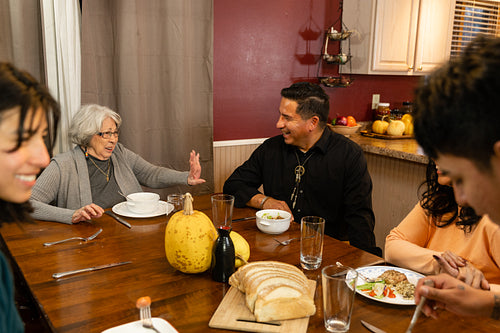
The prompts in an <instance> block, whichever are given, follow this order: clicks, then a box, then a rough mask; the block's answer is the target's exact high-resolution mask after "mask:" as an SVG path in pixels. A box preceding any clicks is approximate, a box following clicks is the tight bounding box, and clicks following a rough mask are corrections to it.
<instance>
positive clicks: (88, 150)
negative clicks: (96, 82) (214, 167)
mask: <svg viewBox="0 0 500 333" xmlns="http://www.w3.org/2000/svg"><path fill="white" fill-rule="evenodd" d="M121 123H122V120H121V117H120V115H119V114H118V113H116V112H114V111H112V110H111V109H109V108H107V107H105V106H100V105H95V104H90V105H85V106H82V107H81V109H80V110H79V111H78V112H77V113H76V114H75V116H74V118H73V120H72V123H71V127H70V131H69V135H70V138H71V141H72V142H73V143H75V144H76V146H75V147H74V148H73V149H72V150H70V151H68V152H65V153H62V154H59V155H57V156H55V157H54V158H52V160H51V162H50V164H49V165H48V167H47V168H46V169H45V170H44V171H43V172H42V174H41V175H40V176H39V178H38V179H37V181H36V184H35V187H34V188H33V193H32V195H31V199H30V202H31V204H32V206H33V208H34V212H33V214H32V216H33V218H35V219H39V220H48V221H56V222H62V223H67V224H71V223H78V222H80V221H85V220H90V219H92V218H98V217H100V216H102V214H103V213H104V209H106V208H110V207H112V206H113V205H115V204H117V203H119V202H121V201H123V197H122V196H121V194H120V192H121V193H124V194H129V193H134V192H141V191H142V187H141V186H147V187H151V188H165V187H169V186H173V185H186V184H189V185H198V184H201V183H204V182H205V180H204V179H201V178H200V175H201V166H200V162H199V154H196V152H195V151H194V150H193V151H191V153H190V158H189V164H190V170H189V171H185V172H181V171H175V170H172V169H168V168H164V167H160V166H155V165H153V164H151V163H149V162H147V161H146V160H144V159H143V158H142V157H140V156H139V155H137V154H135V153H134V152H132V151H130V150H129V149H127V148H125V147H124V146H123V145H122V144H120V143H118V136H119V129H120V125H121Z"/></svg>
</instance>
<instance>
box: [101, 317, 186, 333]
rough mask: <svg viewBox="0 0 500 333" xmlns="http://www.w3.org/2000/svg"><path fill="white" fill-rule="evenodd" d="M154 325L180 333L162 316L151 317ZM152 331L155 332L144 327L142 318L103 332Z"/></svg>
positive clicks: (163, 331)
mask: <svg viewBox="0 0 500 333" xmlns="http://www.w3.org/2000/svg"><path fill="white" fill-rule="evenodd" d="M151 320H152V321H153V325H154V327H155V328H156V329H157V330H158V331H160V332H161V333H179V332H178V331H177V330H176V329H175V328H174V327H173V326H172V325H170V323H169V322H168V321H166V320H165V319H162V318H151ZM142 332H144V333H151V332H153V331H152V330H151V329H149V328H145V327H142V323H141V321H140V320H138V321H133V322H131V323H128V324H123V325H120V326H116V327H112V328H108V329H107V330H105V331H102V333H142Z"/></svg>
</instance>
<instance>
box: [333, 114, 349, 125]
mask: <svg viewBox="0 0 500 333" xmlns="http://www.w3.org/2000/svg"><path fill="white" fill-rule="evenodd" d="M335 125H342V126H347V118H346V117H344V116H339V117H337V119H335Z"/></svg>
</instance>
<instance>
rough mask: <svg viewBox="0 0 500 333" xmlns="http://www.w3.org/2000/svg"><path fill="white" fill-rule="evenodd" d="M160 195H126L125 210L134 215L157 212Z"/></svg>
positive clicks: (145, 193) (144, 193)
mask: <svg viewBox="0 0 500 333" xmlns="http://www.w3.org/2000/svg"><path fill="white" fill-rule="evenodd" d="M159 202H160V195H159V194H157V193H152V192H137V193H132V194H129V195H127V208H128V209H129V210H130V211H131V212H132V213H136V214H148V213H152V212H154V211H156V210H158V205H159Z"/></svg>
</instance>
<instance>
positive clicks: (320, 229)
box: [300, 216, 325, 270]
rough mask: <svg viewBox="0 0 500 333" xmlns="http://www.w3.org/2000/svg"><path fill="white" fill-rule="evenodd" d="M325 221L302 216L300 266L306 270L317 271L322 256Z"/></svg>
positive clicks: (316, 217) (314, 217)
mask: <svg viewBox="0 0 500 333" xmlns="http://www.w3.org/2000/svg"><path fill="white" fill-rule="evenodd" d="M324 234H325V219H324V218H322V217H319V216H304V217H303V218H302V220H301V221H300V265H301V266H302V268H304V269H307V270H314V269H318V268H319V266H321V260H322V256H323V236H324Z"/></svg>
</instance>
